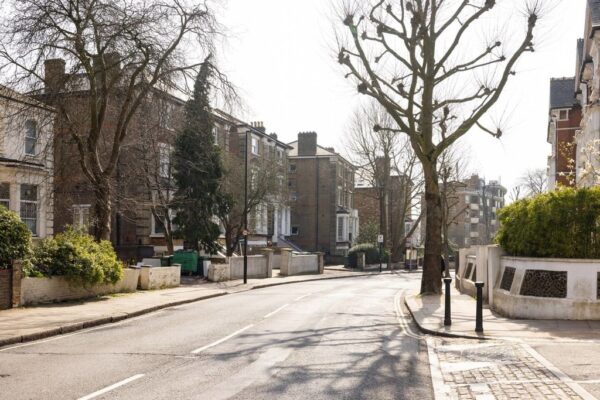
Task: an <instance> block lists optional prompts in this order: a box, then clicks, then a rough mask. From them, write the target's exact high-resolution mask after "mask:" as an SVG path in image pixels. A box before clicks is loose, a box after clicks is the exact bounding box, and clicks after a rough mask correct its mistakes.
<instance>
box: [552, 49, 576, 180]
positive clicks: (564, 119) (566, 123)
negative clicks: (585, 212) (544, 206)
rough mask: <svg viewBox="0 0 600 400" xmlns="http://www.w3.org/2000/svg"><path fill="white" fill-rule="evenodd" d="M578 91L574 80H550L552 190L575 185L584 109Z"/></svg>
mask: <svg viewBox="0 0 600 400" xmlns="http://www.w3.org/2000/svg"><path fill="white" fill-rule="evenodd" d="M579 45H580V46H583V42H581V41H580V42H579ZM575 91H576V84H575V78H574V77H573V78H559V79H552V80H551V81H550V115H549V119H550V120H549V123H548V138H547V140H548V143H550V145H551V146H552V154H551V155H550V156H549V157H548V190H554V189H555V188H556V187H557V186H566V187H573V186H575V160H576V155H577V146H576V144H575V134H576V133H577V131H578V130H579V127H580V124H581V106H580V104H579V103H578V101H577V99H576V97H575Z"/></svg>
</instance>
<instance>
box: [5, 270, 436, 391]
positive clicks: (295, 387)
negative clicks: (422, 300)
mask: <svg viewBox="0 0 600 400" xmlns="http://www.w3.org/2000/svg"><path fill="white" fill-rule="evenodd" d="M419 278H420V275H417V274H415V275H411V274H397V275H390V274H383V275H377V276H369V277H356V278H348V279H336V280H326V281H315V282H306V283H298V284H293V285H284V286H276V287H272V288H266V289H261V290H253V291H249V292H244V293H238V294H233V295H228V296H224V297H219V298H214V299H210V300H206V301H201V302H197V303H192V304H188V305H184V306H179V307H173V308H169V309H165V310H162V311H158V312H155V313H151V314H148V315H145V316H142V317H138V318H135V319H131V320H126V321H122V322H120V323H116V324H111V325H106V326H102V327H98V328H93V329H89V330H86V331H81V332H77V333H74V334H70V335H63V336H58V337H55V338H51V339H47V340H43V341H38V342H33V343H28V344H23V345H20V346H13V347H9V348H5V349H0V399H61V400H64V399H81V400H90V399H146V400H147V399H207V400H218V399H311V400H317V399H423V400H424V399H431V398H433V392H432V388H431V378H430V376H429V364H428V359H427V350H426V346H425V343H424V342H423V341H419V340H418V339H417V338H414V337H412V336H411V335H410V334H409V332H407V331H406V330H405V329H404V328H403V326H404V323H405V321H403V320H402V318H400V320H399V318H398V313H397V310H396V304H397V303H398V302H397V301H395V299H396V300H397V296H398V295H400V294H401V293H402V292H403V291H404V290H406V289H409V288H416V287H418V282H419Z"/></svg>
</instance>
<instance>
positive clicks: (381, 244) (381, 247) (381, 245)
mask: <svg viewBox="0 0 600 400" xmlns="http://www.w3.org/2000/svg"><path fill="white" fill-rule="evenodd" d="M382 263H383V243H379V273H381V271H382Z"/></svg>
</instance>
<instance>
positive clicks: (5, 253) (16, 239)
mask: <svg viewBox="0 0 600 400" xmlns="http://www.w3.org/2000/svg"><path fill="white" fill-rule="evenodd" d="M0 243H1V244H2V245H1V246H0V268H10V266H11V264H12V261H13V260H19V259H25V258H27V257H28V256H29V254H30V252H31V232H30V231H29V229H28V228H27V225H25V224H24V223H23V221H21V218H19V216H18V215H17V214H15V213H14V212H12V211H9V210H7V209H6V207H4V206H0Z"/></svg>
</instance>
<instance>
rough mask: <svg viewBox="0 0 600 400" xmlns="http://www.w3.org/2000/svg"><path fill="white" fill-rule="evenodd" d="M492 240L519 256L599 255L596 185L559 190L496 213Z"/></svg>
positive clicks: (599, 198) (599, 207) (599, 200)
mask: <svg viewBox="0 0 600 400" xmlns="http://www.w3.org/2000/svg"><path fill="white" fill-rule="evenodd" d="M498 217H499V220H500V223H501V226H500V230H499V231H498V234H497V236H496V241H497V243H498V244H500V245H501V246H502V247H503V248H504V250H506V252H508V253H509V254H510V255H513V256H522V257H555V258H600V188H590V189H579V190H575V189H561V190H558V191H554V192H550V193H544V194H541V195H538V196H535V197H533V198H529V199H524V200H519V201H517V202H515V203H513V204H511V205H509V206H507V207H505V208H503V209H502V210H500V212H499V213H498Z"/></svg>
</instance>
